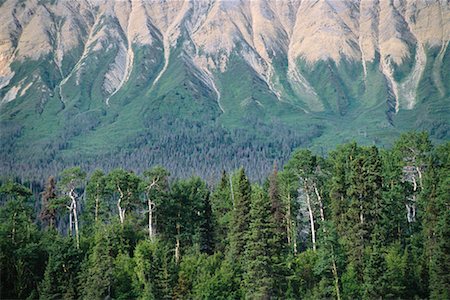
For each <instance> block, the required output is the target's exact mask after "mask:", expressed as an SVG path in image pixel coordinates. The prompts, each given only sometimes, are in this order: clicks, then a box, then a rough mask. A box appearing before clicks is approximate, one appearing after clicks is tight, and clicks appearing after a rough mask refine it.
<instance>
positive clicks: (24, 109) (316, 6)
mask: <svg viewBox="0 0 450 300" xmlns="http://www.w3.org/2000/svg"><path fill="white" fill-rule="evenodd" d="M0 40H1V43H0V113H1V115H2V124H1V126H2V127H4V129H5V132H6V131H7V132H9V130H6V129H7V128H11V127H13V125H12V124H14V126H20V127H21V128H22V129H21V132H24V133H23V134H21V136H22V137H23V136H27V134H26V132H27V130H28V131H29V134H28V137H29V138H30V139H31V141H33V140H36V139H38V138H36V137H34V136H33V135H32V134H31V132H32V130H31V129H30V128H39V127H40V128H44V127H45V124H46V122H44V121H42V120H41V121H38V120H32V121H30V120H31V119H33V118H34V119H36V118H35V117H33V115H34V114H35V115H38V116H45V115H46V114H48V115H49V116H51V117H47V120H48V118H52V119H54V121H56V124H58V125H56V124H55V126H56V128H54V129H52V130H51V131H48V132H47V136H50V135H51V134H53V133H54V132H67V124H66V123H67V122H64V121H62V120H65V121H67V120H68V119H70V120H78V121H77V122H79V120H80V119H81V120H82V122H81V123H83V124H84V123H86V128H84V127H83V128H82V129H81V133H78V135H84V132H85V131H86V130H88V129H92V128H97V127H99V128H103V129H102V130H104V133H102V134H103V135H104V134H106V133H107V132H108V131H109V130H113V129H111V128H110V127H111V126H112V127H113V128H116V127H117V128H122V129H123V128H124V127H125V128H128V127H132V126H137V129H139V127H142V126H143V125H142V124H146V121H145V120H146V119H145V118H147V117H145V116H147V114H151V113H153V114H154V113H155V111H158V113H161V112H164V114H171V113H172V114H173V115H177V114H180V115H179V116H180V117H181V116H184V117H186V118H188V119H189V118H191V117H192V116H193V115H196V114H203V115H207V117H204V118H205V119H208V120H209V119H212V120H215V121H214V122H217V121H218V122H219V123H221V124H224V125H225V126H228V127H229V126H232V127H233V126H236V127H242V126H244V127H245V124H246V122H247V121H243V120H245V119H246V118H248V117H249V116H253V115H256V116H259V117H260V118H262V119H264V122H266V123H267V124H269V123H271V122H274V121H275V120H276V122H281V123H285V124H288V125H289V126H293V128H295V127H304V125H308V124H320V125H321V126H322V125H323V126H325V125H329V126H330V132H333V130H335V129H336V128H338V127H339V126H341V125H342V126H343V127H342V128H344V127H346V126H350V127H348V128H351V127H355V126H356V127H358V128H360V129H361V127H364V128H365V129H364V131H371V127H372V126H373V125H374V124H377V125H376V126H380V127H379V128H378V129H380V128H387V127H389V128H394V127H395V128H397V129H393V130H394V131H395V130H398V129H412V128H416V127H417V128H421V127H422V128H426V129H430V130H437V131H438V132H439V138H445V137H448V134H447V133H446V132H447V128H448V122H446V120H445V119H446V118H447V117H449V109H448V106H449V105H448V104H449V99H450V86H449V85H450V83H449V82H450V80H449V71H448V69H449V68H450V66H449V61H450V58H449V56H450V53H449V50H448V44H449V40H450V4H449V2H448V1H446V0H434V1H428V0H419V1H416V0H414V1H412V0H411V1H410V0H386V1H384V0H383V1H382V0H340V1H335V0H319V1H313V0H286V1H270V0H257V1H256V0H253V1H245V0H219V1H212V0H211V1H178V0H172V1H163V0H161V1H148V0H128V1H107V0H103V1H90V0H79V1H67V0H60V1H54V0H53V1H51V0H48V1H42V0H29V1H19V0H6V1H1V7H0ZM423 109H425V110H427V117H426V118H425V119H423V120H421V121H420V122H418V121H414V120H413V119H414V118H416V117H417V111H419V110H423ZM434 110H436V111H437V113H436V114H435V113H434ZM144 111H145V112H147V113H142V112H144ZM407 111H410V112H407ZM137 112H141V114H138V115H136V113H137ZM87 115H89V116H90V115H92V116H93V117H92V116H91V117H86V116H87ZM109 115H114V117H110V118H109V117H107V116H109ZM144 115H145V116H144ZM367 116H370V120H367ZM130 117H132V118H133V119H136V120H135V122H132V123H133V124H132V125H124V124H122V123H121V122H122V121H123V122H125V120H127V119H129V118H130ZM42 118H43V117H42ZM108 118H109V119H108ZM252 118H253V117H252ZM38 119H39V118H38ZM92 119H98V120H100V121H98V122H93V121H92ZM106 119H107V121H106ZM447 119H448V118H447ZM105 122H106V123H105ZM324 122H325V123H324ZM327 122H328V124H326V123H327ZM104 124H106V125H104ZM379 124H382V125H379ZM436 128H438V129H436ZM343 130H344V129H343ZM383 130H384V129H383ZM45 131H46V130H44V133H43V135H44V136H45ZM344 131H345V130H344ZM375 131H376V130H375ZM325 132H327V130H325ZM89 134H90V135H95V134H93V133H89ZM62 135H63V136H66V134H65V133H63V134H62ZM78 135H77V136H78ZM346 136H349V135H346ZM376 136H377V133H376V132H374V133H373V135H372V136H371V138H372V139H375V138H376ZM39 138H41V137H39ZM68 139H70V138H69V137H68ZM92 139H93V140H97V139H98V137H95V138H92ZM14 140H15V141H16V140H17V141H20V138H17V139H16V138H15V139H14ZM325 140H326V139H325ZM105 141H106V140H105ZM323 143H325V144H326V143H327V142H323Z"/></svg>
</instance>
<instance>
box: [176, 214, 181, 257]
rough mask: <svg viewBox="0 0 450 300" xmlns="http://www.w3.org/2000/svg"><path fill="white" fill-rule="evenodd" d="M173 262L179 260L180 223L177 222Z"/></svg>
mask: <svg viewBox="0 0 450 300" xmlns="http://www.w3.org/2000/svg"><path fill="white" fill-rule="evenodd" d="M178 215H179V214H178ZM175 262H176V263H177V264H178V263H179V262H180V224H179V223H177V237H176V242H175Z"/></svg>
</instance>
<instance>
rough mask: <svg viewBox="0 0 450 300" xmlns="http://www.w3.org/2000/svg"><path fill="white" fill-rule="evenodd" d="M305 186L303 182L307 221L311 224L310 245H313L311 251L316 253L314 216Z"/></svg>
mask: <svg viewBox="0 0 450 300" xmlns="http://www.w3.org/2000/svg"><path fill="white" fill-rule="evenodd" d="M306 185H307V183H306V182H305V194H306V205H307V206H308V212H309V221H310V223H311V239H312V244H313V251H316V229H315V226H314V215H313V211H312V206H311V199H310V196H309V191H308V187H307V186H306Z"/></svg>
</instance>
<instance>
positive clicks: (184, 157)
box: [0, 112, 323, 184]
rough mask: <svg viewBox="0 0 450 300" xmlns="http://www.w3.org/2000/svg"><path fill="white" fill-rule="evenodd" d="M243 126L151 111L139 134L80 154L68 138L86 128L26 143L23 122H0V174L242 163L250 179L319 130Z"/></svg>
mask: <svg viewBox="0 0 450 300" xmlns="http://www.w3.org/2000/svg"><path fill="white" fill-rule="evenodd" d="M70 124H72V125H71V126H73V127H75V129H76V131H77V132H78V131H79V130H80V128H83V126H82V124H80V123H78V122H71V123H70ZM245 124H246V126H245V129H226V128H224V127H223V126H221V125H219V124H216V123H214V124H211V123H208V122H207V121H205V120H196V121H193V120H186V119H181V118H180V117H179V116H171V115H159V114H158V113H157V112H152V113H151V114H150V113H149V117H148V119H146V121H145V126H144V127H145V128H142V130H138V133H136V132H134V131H133V132H132V133H127V134H124V136H127V138H126V139H125V140H123V141H121V142H120V143H119V142H118V143H111V144H102V145H101V146H99V147H100V148H98V149H97V148H96V151H89V152H83V153H79V152H78V151H77V149H78V146H77V145H74V144H73V140H72V139H73V138H74V137H76V136H78V135H82V134H88V133H89V131H81V132H78V135H72V134H70V132H72V131H73V130H70V129H69V128H65V129H64V130H63V131H62V132H61V133H60V134H54V135H53V134H52V135H50V137H48V138H46V139H44V140H41V141H40V142H39V143H36V144H33V145H32V146H30V141H29V140H27V139H23V136H22V134H23V132H24V129H23V126H19V125H16V126H13V125H14V124H11V125H10V127H7V126H6V125H5V126H6V127H5V126H3V125H4V124H3V123H1V122H0V128H1V130H0V141H1V143H0V170H2V173H3V174H2V175H5V176H16V177H18V178H19V181H29V180H33V181H35V182H36V183H39V184H42V183H44V182H45V180H46V179H47V177H48V174H56V173H59V172H60V171H62V170H64V169H65V168H67V167H71V166H80V167H81V168H82V169H83V170H85V171H86V172H88V173H91V172H93V171H94V170H95V169H102V170H104V171H106V172H109V171H111V170H113V169H115V168H123V169H127V170H128V169H130V170H134V171H135V172H136V173H138V174H141V173H142V172H143V171H145V168H147V166H153V165H161V166H164V167H165V168H166V169H168V170H171V173H172V176H174V177H177V178H187V177H189V176H192V174H198V175H200V176H201V177H202V178H208V179H217V178H219V177H220V174H221V171H222V169H225V170H234V169H237V168H239V167H240V166H244V167H245V169H246V171H247V175H248V176H249V177H250V178H251V179H254V180H262V179H263V178H264V177H265V176H267V174H269V173H270V171H271V164H272V162H273V161H274V160H277V161H280V162H283V163H284V162H286V161H287V160H288V159H289V155H290V153H291V152H292V149H295V148H298V147H300V146H306V145H308V144H310V143H311V141H312V140H313V139H314V138H316V137H318V136H320V135H321V134H322V131H323V128H322V127H320V126H314V125H311V126H308V127H305V128H303V130H302V131H301V132H300V131H298V130H295V129H294V128H292V127H289V126H286V125H283V124H279V123H275V122H274V123H273V124H270V125H268V124H264V123H262V122H260V121H258V120H245ZM2 126H3V127H5V128H3V127H2ZM68 126H69V125H68ZM75 129H74V130H75ZM88 150H89V149H88ZM2 179H3V178H1V177H0V180H2Z"/></svg>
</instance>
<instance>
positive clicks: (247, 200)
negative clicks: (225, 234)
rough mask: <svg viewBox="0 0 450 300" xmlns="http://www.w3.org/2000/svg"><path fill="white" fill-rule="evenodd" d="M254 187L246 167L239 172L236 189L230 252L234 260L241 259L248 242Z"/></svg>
mask: <svg viewBox="0 0 450 300" xmlns="http://www.w3.org/2000/svg"><path fill="white" fill-rule="evenodd" d="M251 196H252V189H251V186H250V182H249V181H248V179H247V176H246V175H245V171H244V168H241V169H240V170H239V171H238V174H237V185H236V189H235V191H234V205H233V206H234V209H233V222H232V227H231V238H230V241H231V245H230V253H231V257H233V259H234V260H236V261H239V259H240V258H241V257H242V256H243V254H244V250H245V245H246V244H247V237H248V230H249V224H250V220H251V218H250V205H251ZM269 211H270V209H269Z"/></svg>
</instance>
